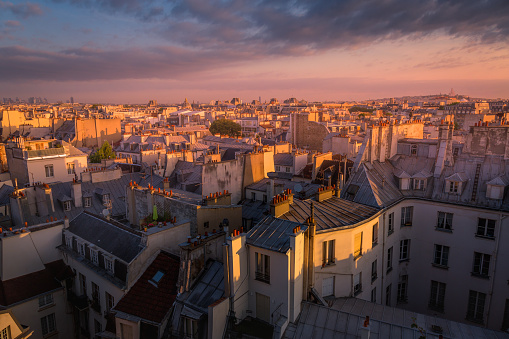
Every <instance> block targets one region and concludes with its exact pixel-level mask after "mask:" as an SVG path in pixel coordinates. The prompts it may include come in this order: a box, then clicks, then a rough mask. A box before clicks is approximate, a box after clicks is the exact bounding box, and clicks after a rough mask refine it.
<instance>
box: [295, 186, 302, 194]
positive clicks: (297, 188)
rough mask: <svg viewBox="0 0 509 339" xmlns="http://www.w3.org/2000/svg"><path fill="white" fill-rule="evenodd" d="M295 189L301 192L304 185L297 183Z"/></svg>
mask: <svg viewBox="0 0 509 339" xmlns="http://www.w3.org/2000/svg"><path fill="white" fill-rule="evenodd" d="M293 189H294V190H295V192H297V193H300V192H302V185H301V184H297V185H295V187H294V188H293Z"/></svg>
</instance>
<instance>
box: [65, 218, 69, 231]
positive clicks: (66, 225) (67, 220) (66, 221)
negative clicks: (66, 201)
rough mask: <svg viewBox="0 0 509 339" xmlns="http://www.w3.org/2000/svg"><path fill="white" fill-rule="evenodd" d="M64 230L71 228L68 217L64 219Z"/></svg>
mask: <svg viewBox="0 0 509 339" xmlns="http://www.w3.org/2000/svg"><path fill="white" fill-rule="evenodd" d="M64 228H69V218H68V217H67V215H66V216H65V218H64Z"/></svg>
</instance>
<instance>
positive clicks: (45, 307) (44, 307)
mask: <svg viewBox="0 0 509 339" xmlns="http://www.w3.org/2000/svg"><path fill="white" fill-rule="evenodd" d="M53 306H55V303H54V302H53V303H51V304H48V305H44V306H41V307H39V312H41V311H44V310H47V309H48V308H52V307H53Z"/></svg>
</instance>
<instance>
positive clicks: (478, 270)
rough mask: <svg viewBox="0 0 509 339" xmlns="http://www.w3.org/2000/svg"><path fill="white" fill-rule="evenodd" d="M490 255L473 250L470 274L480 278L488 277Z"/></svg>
mask: <svg viewBox="0 0 509 339" xmlns="http://www.w3.org/2000/svg"><path fill="white" fill-rule="evenodd" d="M490 262H491V255H490V254H487V253H481V252H474V261H473V264H472V275H474V276H476V277H481V278H489V277H490Z"/></svg>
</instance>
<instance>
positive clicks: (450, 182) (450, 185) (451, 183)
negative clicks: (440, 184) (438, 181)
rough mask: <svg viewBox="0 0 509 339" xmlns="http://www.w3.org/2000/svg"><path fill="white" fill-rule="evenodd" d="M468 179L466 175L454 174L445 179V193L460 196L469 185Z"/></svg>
mask: <svg viewBox="0 0 509 339" xmlns="http://www.w3.org/2000/svg"><path fill="white" fill-rule="evenodd" d="M467 181H468V180H467V177H466V175H465V174H464V173H454V174H453V175H451V176H449V177H447V178H445V187H444V188H445V189H444V190H445V192H446V193H449V194H454V195H460V194H461V193H462V192H463V189H464V188H465V184H466V183H467Z"/></svg>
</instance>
